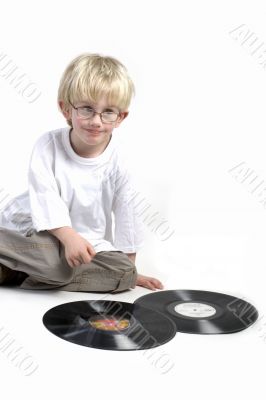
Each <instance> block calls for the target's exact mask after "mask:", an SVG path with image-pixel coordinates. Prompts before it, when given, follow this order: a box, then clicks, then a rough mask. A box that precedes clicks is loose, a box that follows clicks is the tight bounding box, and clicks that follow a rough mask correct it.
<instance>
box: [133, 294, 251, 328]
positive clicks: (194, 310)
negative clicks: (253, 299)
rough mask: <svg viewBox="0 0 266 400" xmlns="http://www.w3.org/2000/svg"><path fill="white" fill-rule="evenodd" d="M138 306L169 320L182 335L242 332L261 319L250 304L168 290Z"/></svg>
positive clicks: (220, 296) (222, 296)
mask: <svg viewBox="0 0 266 400" xmlns="http://www.w3.org/2000/svg"><path fill="white" fill-rule="evenodd" d="M134 304H139V305H141V306H144V307H148V308H150V309H151V310H156V311H159V312H161V313H163V314H164V315H165V316H168V317H170V318H171V319H172V321H173V322H174V323H175V325H176V329H177V331H179V332H184V333H199V334H218V333H233V332H239V331H241V330H243V329H246V328H248V327H249V326H250V325H252V324H253V323H254V322H255V321H256V319H257V318H258V311H257V310H256V308H255V307H254V306H253V305H251V304H250V303H248V302H246V301H244V300H242V299H239V298H237V297H233V296H229V295H226V294H222V293H215V292H207V291H199V290H165V291H161V292H156V293H151V294H147V295H144V296H142V297H140V298H138V299H137V300H136V301H135V303H134Z"/></svg>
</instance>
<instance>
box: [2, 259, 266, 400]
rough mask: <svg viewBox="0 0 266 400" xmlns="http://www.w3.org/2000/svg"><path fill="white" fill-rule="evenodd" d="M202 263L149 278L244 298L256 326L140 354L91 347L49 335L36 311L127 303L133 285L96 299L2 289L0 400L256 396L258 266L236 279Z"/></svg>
mask: <svg viewBox="0 0 266 400" xmlns="http://www.w3.org/2000/svg"><path fill="white" fill-rule="evenodd" d="M203 261H204V260H201V259H200V258H199V259H198V264H196V263H195V265H194V266H193V267H192V266H189V265H187V266H186V265H185V264H184V265H183V266H182V265H179V266H178V267H177V266H176V267H175V268H177V269H178V273H176V274H171V273H170V270H171V268H172V267H173V265H172V267H171V265H170V264H171V262H170V260H168V269H167V271H166V273H164V274H163V273H162V272H161V273H160V272H159V271H158V270H157V273H156V276H157V277H158V278H160V279H162V280H163V281H164V283H165V289H198V290H211V291H216V292H223V293H227V294H231V295H235V296H238V297H245V298H246V300H247V301H251V302H252V303H253V305H254V306H256V307H257V308H258V310H259V312H260V318H259V320H258V321H257V323H255V324H254V325H253V326H252V327H249V328H248V329H246V330H244V331H242V332H239V333H235V334H230V335H191V334H182V333H177V334H176V336H175V337H174V338H173V339H172V340H171V341H169V342H168V343H166V344H165V345H162V346H159V347H157V348H156V349H150V350H147V351H106V350H98V349H93V348H87V347H83V346H78V345H74V344H72V343H69V342H66V341H64V340H61V339H59V338H58V337H56V336H55V335H53V334H51V333H50V332H49V331H48V330H47V329H46V328H45V327H44V326H43V324H42V316H43V314H44V313H45V312H46V311H47V310H48V309H50V308H51V307H54V306H56V305H58V304H62V303H65V302H69V301H77V300H83V299H86V300H89V299H101V298H103V296H104V298H105V299H107V300H119V301H126V302H131V303H132V302H134V300H135V299H137V298H138V297H140V296H142V295H143V294H146V293H150V291H149V290H147V289H144V288H140V287H137V288H136V289H134V290H131V291H129V292H124V293H121V294H117V295H110V294H109V295H102V294H92V293H72V292H63V291H56V290H52V291H24V290H21V289H11V288H5V287H1V289H0V304H1V308H0V315H1V323H0V329H1V330H0V340H1V339H2V341H0V349H1V350H0V363H1V371H2V372H1V377H2V379H1V396H2V393H5V396H4V398H5V399H14V398H16V397H20V398H22V397H23V398H28V399H47V398H60V399H61V398H63V399H72V398H78V397H80V398H81V397H82V398H90V397H91V396H94V397H98V398H100V399H103V398H105V399H106V398H111V399H117V398H118V397H119V398H120V397H122V396H123V397H124V396H125V397H126V398H130V399H133V398H136V397H139V398H145V397H146V398H156V399H163V398H165V397H166V395H167V396H171V397H172V398H181V395H182V397H183V396H185V398H187V399H193V398H196V399H213V398H215V399H216V400H219V399H223V400H224V399H225V398H227V399H233V398H235V399H249V398H261V393H263V392H264V391H265V385H264V381H265V378H264V376H265V368H264V363H263V361H264V359H265V356H266V319H265V316H264V310H265V309H266V301H265V296H264V282H263V280H262V279H258V278H257V275H256V268H260V266H259V265H258V264H257V265H256V267H255V269H254V270H253V271H251V270H248V269H246V268H245V266H244V265H242V270H241V271H242V272H241V274H240V269H239V268H238V266H237V264H235V267H234V268H233V267H232V269H231V271H230V264H228V265H227V267H228V269H226V268H225V267H224V269H223V271H222V270H220V267H219V266H218V265H216V266H215V265H214V266H213V269H211V268H210V267H208V262H207V261H208V260H206V259H205V264H204V263H203ZM158 264H160V260H158ZM203 264H204V265H205V266H204V267H203ZM261 267H262V266H261ZM148 272H149V273H150V272H152V271H148ZM257 272H258V271H257ZM188 282H190V283H188ZM8 343H10V346H9V347H7V344H8ZM4 344H5V345H4ZM11 349H13V350H12V351H13V353H11ZM15 349H17V350H18V349H20V350H19V352H20V357H17V358H15V353H14V350H15ZM9 352H10V355H8V354H9ZM11 354H12V356H11ZM12 358H13V360H12ZM3 378H4V379H3ZM258 394H260V397H259V396H256V395H258Z"/></svg>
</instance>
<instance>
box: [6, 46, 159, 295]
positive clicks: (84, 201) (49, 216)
mask: <svg viewBox="0 0 266 400" xmlns="http://www.w3.org/2000/svg"><path fill="white" fill-rule="evenodd" d="M133 93H134V85H133V82H132V80H131V79H130V77H129V76H128V73H127V70H126V68H125V67H124V66H123V65H122V64H121V63H120V62H119V61H118V60H116V59H114V58H112V57H105V56H101V55H99V54H82V55H80V56H78V57H76V58H75V59H74V60H73V61H72V62H71V63H70V64H69V65H68V66H67V68H66V70H65V72H64V74H63V76H62V78H61V81H60V85H59V90H58V106H59V109H60V111H61V112H62V113H63V115H64V117H65V118H66V120H67V123H68V125H69V126H68V127H67V128H63V129H57V130H54V131H51V132H47V133H45V134H43V135H42V136H41V137H40V138H39V139H38V140H37V142H36V144H35V146H34V148H33V151H32V155H31V160H30V165H29V171H28V182H29V188H28V190H27V191H26V192H24V193H22V194H21V195H19V196H18V197H17V198H15V199H14V200H13V210H12V212H11V213H10V209H11V207H10V204H8V205H7V206H6V207H5V208H4V210H3V211H2V212H1V216H0V283H4V282H7V283H10V282H15V283H17V284H20V287H21V288H23V289H49V288H57V289H59V290H66V291H97V292H98V291H99V292H121V291H123V290H127V289H130V288H134V287H135V286H136V285H139V286H143V287H146V288H149V289H151V290H156V289H162V288H163V286H162V284H161V282H160V281H159V280H157V279H155V278H151V277H146V276H143V275H139V274H137V271H136V267H135V259H136V252H137V250H138V249H139V248H140V247H141V246H142V242H143V240H142V225H141V223H140V221H139V219H138V218H137V216H136V213H135V211H134V195H133V194H134V192H133V187H132V183H131V179H130V175H129V173H128V171H127V169H126V167H125V165H124V163H123V159H122V158H121V156H120V155H119V152H118V146H117V145H116V139H115V137H114V134H113V130H114V129H115V128H117V127H118V126H119V125H120V124H121V123H122V121H123V120H124V119H125V118H126V117H127V116H128V107H129V104H130V101H131V97H132V95H133ZM14 204H15V211H14ZM112 216H113V218H112ZM18 219H20V222H19V223H18Z"/></svg>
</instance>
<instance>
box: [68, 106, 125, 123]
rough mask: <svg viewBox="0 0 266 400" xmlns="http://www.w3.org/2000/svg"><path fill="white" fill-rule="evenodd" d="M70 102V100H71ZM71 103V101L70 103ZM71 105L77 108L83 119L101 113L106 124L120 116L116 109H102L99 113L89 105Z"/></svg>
mask: <svg viewBox="0 0 266 400" xmlns="http://www.w3.org/2000/svg"><path fill="white" fill-rule="evenodd" d="M69 103H70V102H69ZM70 104H71V103H70ZM71 106H72V107H73V108H74V109H75V110H77V114H78V116H79V118H81V119H91V118H93V117H94V115H95V114H97V115H100V118H101V121H102V122H103V123H105V124H111V123H112V122H116V121H117V119H118V117H119V116H120V113H116V112H115V111H112V110H110V111H108V110H106V111H102V112H100V113H98V112H97V111H95V110H94V109H93V108H91V107H89V106H81V107H75V106H73V104H71Z"/></svg>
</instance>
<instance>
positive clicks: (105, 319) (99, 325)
mask: <svg viewBox="0 0 266 400" xmlns="http://www.w3.org/2000/svg"><path fill="white" fill-rule="evenodd" d="M89 323H90V324H91V326H93V328H95V329H98V330H102V331H111V332H113V331H116V332H117V331H123V330H124V329H127V328H128V327H129V325H130V323H129V320H128V319H118V318H115V317H113V316H108V315H105V316H99V315H97V316H94V317H91V318H90V319H89Z"/></svg>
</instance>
